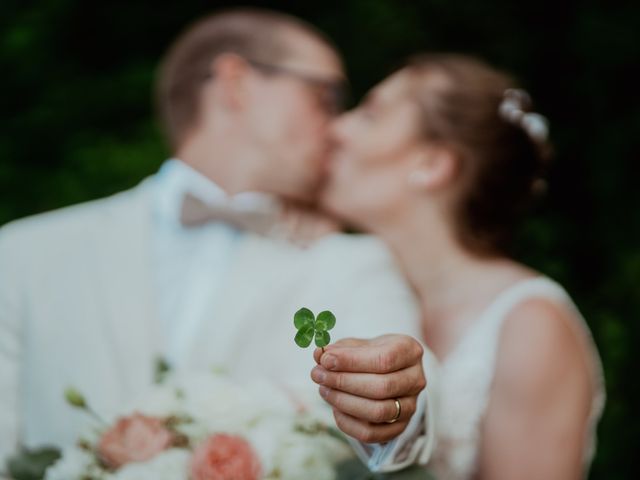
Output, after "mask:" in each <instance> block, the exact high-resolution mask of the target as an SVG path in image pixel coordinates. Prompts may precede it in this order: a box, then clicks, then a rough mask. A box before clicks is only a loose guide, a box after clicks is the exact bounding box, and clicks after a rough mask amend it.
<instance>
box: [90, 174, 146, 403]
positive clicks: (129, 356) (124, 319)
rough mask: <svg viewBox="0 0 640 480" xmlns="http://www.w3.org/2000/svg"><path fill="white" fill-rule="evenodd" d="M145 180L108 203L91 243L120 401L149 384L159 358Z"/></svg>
mask: <svg viewBox="0 0 640 480" xmlns="http://www.w3.org/2000/svg"><path fill="white" fill-rule="evenodd" d="M151 193H152V189H151V182H150V179H147V180H146V181H144V182H142V183H141V184H140V185H138V186H137V187H136V188H134V189H132V190H130V191H128V192H124V193H122V194H120V195H118V196H116V197H115V198H114V199H113V203H112V205H110V206H109V208H108V210H107V211H106V212H105V218H104V221H103V225H102V227H103V228H100V229H99V230H98V231H99V232H100V238H96V239H95V241H96V245H97V251H99V252H101V254H100V256H99V259H98V271H99V279H100V281H99V282H98V284H97V288H98V289H99V291H98V292H97V295H98V296H99V297H101V298H102V301H101V302H100V304H101V305H103V308H104V312H103V313H104V315H105V319H106V322H105V323H106V329H105V337H106V340H107V341H109V342H111V343H112V346H113V350H112V352H113V368H114V370H115V371H116V372H118V375H117V376H118V378H119V382H120V384H121V388H120V391H121V392H122V393H123V395H124V398H125V399H126V398H128V397H130V396H131V395H135V394H136V393H139V392H140V391H141V390H142V389H144V388H145V387H146V386H147V385H148V383H149V382H150V381H151V380H152V377H153V369H154V360H155V359H156V358H157V356H158V353H159V332H158V325H157V322H156V321H155V320H156V315H155V310H154V301H153V284H152V272H151V248H150V247H151V239H150V236H151V220H152V217H151V212H152V210H151V200H152V198H151V197H152V195H151Z"/></svg>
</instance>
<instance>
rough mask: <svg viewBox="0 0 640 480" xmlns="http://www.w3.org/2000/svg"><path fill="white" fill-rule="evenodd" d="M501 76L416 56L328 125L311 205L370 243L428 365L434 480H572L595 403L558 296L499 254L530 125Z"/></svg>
mask: <svg viewBox="0 0 640 480" xmlns="http://www.w3.org/2000/svg"><path fill="white" fill-rule="evenodd" d="M529 107H530V105H529V100H528V96H527V95H526V93H525V92H523V91H522V90H517V89H515V86H514V84H513V82H512V81H511V80H510V78H508V77H507V76H506V75H504V74H502V73H500V72H497V71H495V70H494V69H492V68H491V67H489V66H487V65H485V64H483V63H481V62H479V61H476V60H474V59H471V58H467V57H464V56H452V55H425V56H420V57H418V58H415V59H413V60H412V61H411V62H409V64H408V65H407V66H406V67H405V68H403V69H402V70H400V71H399V72H397V73H395V74H394V75H392V76H391V77H390V78H388V79H387V80H385V81H384V82H382V84H380V85H379V86H377V87H376V88H375V89H374V90H373V91H372V92H371V93H370V94H369V95H368V96H367V98H366V99H365V101H364V102H363V104H362V105H360V106H359V107H358V108H356V109H355V110H353V111H351V112H349V113H347V114H345V115H343V116H342V117H340V118H339V119H337V120H336V122H335V124H334V126H333V129H332V137H333V140H334V142H335V152H334V158H333V160H332V163H331V165H330V172H331V175H330V176H331V181H330V182H329V184H328V186H327V189H326V192H325V194H324V198H323V203H324V206H325V207H326V208H327V209H328V210H329V211H330V212H332V213H333V214H335V215H336V216H338V217H340V218H341V219H343V220H345V221H347V222H349V223H351V224H353V225H355V226H357V227H359V228H362V229H364V230H367V231H369V232H372V233H374V234H376V235H378V236H380V237H381V238H382V239H383V240H384V241H385V242H386V243H387V244H388V245H389V246H390V248H391V249H392V250H393V252H394V253H395V255H396V256H397V259H398V261H399V263H400V265H401V267H402V268H403V270H404V273H405V274H406V276H407V278H408V280H409V282H410V283H411V285H412V286H413V288H414V289H415V291H416V293H417V295H418V297H419V300H420V303H421V307H422V313H423V332H424V340H425V342H426V344H427V345H428V346H429V347H430V348H431V349H432V350H433V352H434V353H435V354H436V356H437V357H438V359H439V360H440V364H441V372H440V375H439V377H440V384H439V389H440V398H439V402H440V405H439V411H438V416H439V423H438V446H437V447H436V452H435V454H434V456H433V458H432V461H431V468H432V470H433V471H434V472H435V474H436V476H437V478H439V479H468V478H486V479H492V480H500V479H509V480H512V479H514V478H518V479H523V478H532V479H533V478H535V479H538V478H545V479H546V480H549V479H562V480H567V479H572V478H580V477H582V476H583V475H584V473H585V470H586V467H587V466H588V462H589V461H590V459H591V455H592V451H593V450H592V447H593V442H594V427H595V424H596V422H597V418H598V417H599V415H600V412H601V409H602V406H603V401H604V396H603V386H602V376H601V368H600V362H599V359H598V355H597V352H596V350H595V347H594V345H593V342H592V340H591V337H590V335H589V332H588V329H587V328H586V326H585V323H584V321H583V320H582V318H581V317H580V314H579V313H578V311H577V310H576V309H575V307H574V305H573V303H572V302H571V300H570V298H569V297H568V296H567V294H566V293H565V291H564V290H563V289H562V287H560V286H559V285H558V284H556V283H554V282H553V281H551V280H550V279H548V278H545V277H544V276H542V275H541V274H539V273H538V272H535V271H533V270H531V269H530V268H527V267H526V266H524V265H521V264H519V263H517V262H515V261H513V260H512V259H510V258H509V257H508V255H507V254H506V251H507V247H508V246H509V237H510V234H511V232H512V229H513V227H514V224H515V222H516V220H518V218H519V216H520V215H521V212H522V209H523V207H524V206H526V204H527V203H528V201H529V200H530V199H531V197H532V195H533V193H534V192H533V191H534V190H535V189H536V187H537V179H538V178H539V174H540V172H541V171H542V170H543V168H544V165H545V161H546V154H547V152H548V148H547V145H546V143H545V138H544V137H545V134H546V125H545V123H544V119H543V118H542V117H541V116H539V115H537V114H534V113H531V112H529V111H528V109H529Z"/></svg>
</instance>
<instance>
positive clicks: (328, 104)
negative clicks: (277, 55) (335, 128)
mask: <svg viewBox="0 0 640 480" xmlns="http://www.w3.org/2000/svg"><path fill="white" fill-rule="evenodd" d="M247 62H248V63H249V64H250V65H252V66H253V67H254V68H256V69H258V70H261V71H262V72H264V73H266V74H269V75H287V76H290V77H293V78H297V79H298V80H301V81H302V82H304V83H305V84H307V85H309V86H310V87H311V88H312V89H313V90H314V92H315V93H316V96H317V98H318V100H319V101H320V103H321V105H322V108H323V109H324V110H326V111H327V112H329V113H331V114H337V113H340V112H342V111H343V110H344V109H345V106H346V101H347V93H348V88H347V83H346V82H345V81H342V80H328V79H326V78H320V77H318V76H315V75H311V74H307V73H302V72H299V71H296V70H293V69H291V68H287V67H282V66H280V65H273V64H270V63H264V62H259V61H256V60H248V59H247Z"/></svg>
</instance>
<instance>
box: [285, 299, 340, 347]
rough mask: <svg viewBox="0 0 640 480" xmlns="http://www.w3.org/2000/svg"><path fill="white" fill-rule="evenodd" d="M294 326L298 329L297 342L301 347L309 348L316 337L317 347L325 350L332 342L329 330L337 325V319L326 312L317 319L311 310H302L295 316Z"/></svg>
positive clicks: (321, 313)
mask: <svg viewBox="0 0 640 480" xmlns="http://www.w3.org/2000/svg"><path fill="white" fill-rule="evenodd" d="M293 324H294V325H295V326H296V328H297V329H298V333H296V338H295V341H296V343H297V344H298V346H299V347H302V348H307V347H308V346H309V345H311V342H312V341H313V339H314V337H315V340H316V346H318V347H320V348H323V347H326V346H327V345H329V342H330V341H331V336H330V335H329V330H331V329H332V328H333V327H334V326H335V325H336V317H335V315H334V314H333V313H331V312H329V311H328V310H325V311H324V312H320V313H319V314H318V317H317V318H316V317H315V316H314V314H313V312H312V311H311V310H309V309H308V308H301V309H300V310H298V311H297V312H296V313H295V315H294V316H293Z"/></svg>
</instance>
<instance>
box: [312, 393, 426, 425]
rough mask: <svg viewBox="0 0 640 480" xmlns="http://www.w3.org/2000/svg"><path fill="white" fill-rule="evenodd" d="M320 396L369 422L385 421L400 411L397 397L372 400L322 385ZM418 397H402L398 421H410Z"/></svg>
mask: <svg viewBox="0 0 640 480" xmlns="http://www.w3.org/2000/svg"><path fill="white" fill-rule="evenodd" d="M320 396H321V397H322V398H324V399H325V401H326V402H327V403H329V404H330V405H331V406H332V407H334V409H337V410H339V411H340V412H342V413H345V414H347V415H349V416H351V417H354V418H356V419H358V420H362V421H364V422H369V423H385V422H388V421H389V420H392V419H393V418H395V416H396V414H397V413H398V409H397V406H396V402H395V400H396V399H386V400H371V399H368V398H362V397H357V396H355V395H351V394H348V393H344V392H341V391H339V390H333V389H331V388H327V387H320ZM416 399H417V397H401V398H398V399H397V400H398V401H399V402H400V416H399V417H398V420H397V421H399V422H400V421H407V422H408V421H409V420H410V419H411V416H412V415H413V414H414V413H415V411H416V401H417V400H416Z"/></svg>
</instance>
